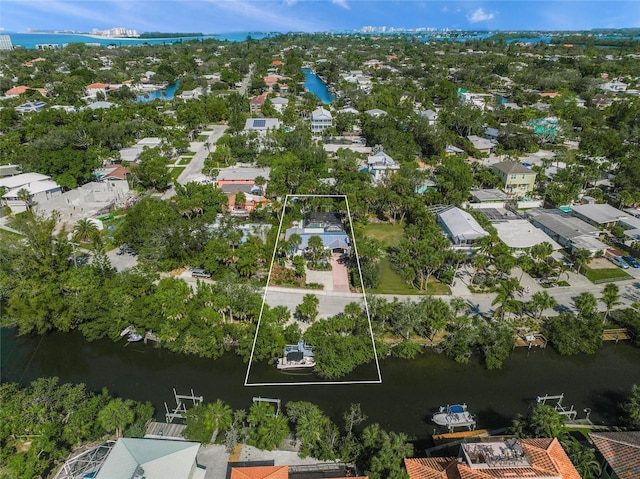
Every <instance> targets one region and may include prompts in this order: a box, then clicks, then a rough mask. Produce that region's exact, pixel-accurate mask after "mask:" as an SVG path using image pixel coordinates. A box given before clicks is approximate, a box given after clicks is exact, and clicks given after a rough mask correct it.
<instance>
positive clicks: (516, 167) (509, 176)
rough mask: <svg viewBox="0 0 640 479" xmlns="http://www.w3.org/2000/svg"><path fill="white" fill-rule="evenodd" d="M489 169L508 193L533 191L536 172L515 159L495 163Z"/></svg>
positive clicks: (521, 193)
mask: <svg viewBox="0 0 640 479" xmlns="http://www.w3.org/2000/svg"><path fill="white" fill-rule="evenodd" d="M485 141H486V140H485ZM491 171H492V172H493V173H494V174H495V175H496V176H497V177H498V178H500V181H501V182H502V186H503V189H504V191H506V192H507V193H509V194H516V195H524V194H527V193H529V192H531V191H533V189H534V186H535V184H536V172H535V171H533V170H531V169H529V168H527V167H525V166H522V164H520V163H518V162H517V161H502V162H500V163H496V164H495V165H493V166H491Z"/></svg>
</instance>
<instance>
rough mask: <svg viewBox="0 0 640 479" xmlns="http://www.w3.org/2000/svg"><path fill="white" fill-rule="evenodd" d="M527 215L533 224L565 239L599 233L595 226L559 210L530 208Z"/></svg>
mask: <svg viewBox="0 0 640 479" xmlns="http://www.w3.org/2000/svg"><path fill="white" fill-rule="evenodd" d="M527 215H528V216H530V217H531V218H532V221H533V223H534V224H536V223H538V224H539V225H540V226H542V227H543V228H545V229H547V230H549V231H551V232H552V233H554V234H556V235H558V236H559V237H561V238H565V239H567V240H570V239H573V238H577V237H578V236H584V235H587V236H596V235H597V234H598V233H599V231H598V229H597V228H596V227H595V226H591V225H590V224H589V223H587V222H586V221H582V220H581V219H580V218H575V217H573V216H570V215H568V214H566V213H563V212H562V211H560V210H530V211H528V212H527Z"/></svg>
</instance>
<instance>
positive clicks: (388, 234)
mask: <svg viewBox="0 0 640 479" xmlns="http://www.w3.org/2000/svg"><path fill="white" fill-rule="evenodd" d="M402 228H403V226H402V224H400V223H397V224H390V223H372V224H368V225H366V226H365V227H364V234H365V236H367V237H369V238H374V239H377V240H378V241H380V242H382V244H383V245H384V246H385V247H390V246H397V245H398V243H399V242H400V239H401V238H402Z"/></svg>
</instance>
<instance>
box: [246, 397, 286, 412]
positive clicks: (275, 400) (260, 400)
mask: <svg viewBox="0 0 640 479" xmlns="http://www.w3.org/2000/svg"><path fill="white" fill-rule="evenodd" d="M253 402H254V403H256V402H268V403H272V404H275V405H276V417H278V416H279V415H280V412H281V411H280V403H281V401H280V399H271V398H263V397H260V396H258V397H254V398H253Z"/></svg>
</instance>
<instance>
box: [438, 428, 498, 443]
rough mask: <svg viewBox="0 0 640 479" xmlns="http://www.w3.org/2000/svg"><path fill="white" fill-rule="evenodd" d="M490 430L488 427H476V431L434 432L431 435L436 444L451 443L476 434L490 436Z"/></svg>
mask: <svg viewBox="0 0 640 479" xmlns="http://www.w3.org/2000/svg"><path fill="white" fill-rule="evenodd" d="M488 435H489V430H487V429H476V430H475V431H460V432H449V433H445V434H434V435H433V436H431V439H433V443H434V444H435V445H436V446H439V445H441V444H449V443H451V442H452V441H459V440H461V439H466V438H468V437H474V436H488Z"/></svg>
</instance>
